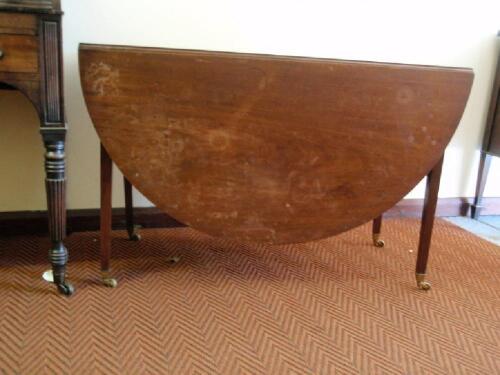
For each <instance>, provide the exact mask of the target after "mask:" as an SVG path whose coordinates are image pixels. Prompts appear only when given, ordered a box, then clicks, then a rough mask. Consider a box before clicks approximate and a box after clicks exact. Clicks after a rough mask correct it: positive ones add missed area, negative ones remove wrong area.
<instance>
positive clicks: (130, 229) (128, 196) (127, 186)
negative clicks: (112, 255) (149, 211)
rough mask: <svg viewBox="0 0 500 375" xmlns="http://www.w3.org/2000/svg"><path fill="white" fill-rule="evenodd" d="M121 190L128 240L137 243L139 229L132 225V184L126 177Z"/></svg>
mask: <svg viewBox="0 0 500 375" xmlns="http://www.w3.org/2000/svg"><path fill="white" fill-rule="evenodd" d="M123 188H124V190H125V221H126V226H127V233H128V238H129V239H130V240H131V241H139V240H140V239H141V235H140V234H139V233H137V231H138V229H139V228H140V227H139V226H138V225H134V202H133V198H132V184H131V183H130V181H129V180H127V178H126V177H123Z"/></svg>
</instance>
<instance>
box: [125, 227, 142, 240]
mask: <svg viewBox="0 0 500 375" xmlns="http://www.w3.org/2000/svg"><path fill="white" fill-rule="evenodd" d="M138 229H139V227H138V226H134V230H133V231H132V232H128V239H129V240H130V241H140V240H141V235H140V234H139V233H137V231H138Z"/></svg>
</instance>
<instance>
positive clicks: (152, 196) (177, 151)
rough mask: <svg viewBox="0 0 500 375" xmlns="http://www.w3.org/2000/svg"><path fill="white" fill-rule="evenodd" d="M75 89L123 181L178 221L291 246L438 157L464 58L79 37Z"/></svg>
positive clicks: (365, 215)
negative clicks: (355, 56)
mask: <svg viewBox="0 0 500 375" xmlns="http://www.w3.org/2000/svg"><path fill="white" fill-rule="evenodd" d="M79 58H80V72H81V80H82V87H83V94H84V97H85V101H86V103H87V108H88V111H89V113H90V116H91V119H92V121H93V123H94V125H95V128H96V130H97V132H98V134H99V137H100V139H101V142H102V144H103V145H104V147H105V148H106V150H107V151H108V153H109V154H110V156H111V158H112V159H113V161H114V162H115V163H116V164H117V166H118V167H119V168H120V170H121V171H122V172H123V174H124V175H125V176H126V177H127V178H128V179H129V180H130V182H131V183H132V184H133V185H134V186H135V187H136V188H137V189H138V190H139V191H140V192H141V193H142V194H144V195H145V196H146V197H147V198H148V199H149V200H150V201H151V202H153V203H154V204H155V205H157V206H158V207H159V208H160V209H162V210H164V211H165V212H166V213H168V214H169V215H171V216H172V217H174V218H175V219H177V220H178V221H180V222H183V223H185V224H186V225H189V226H192V227H194V228H196V229H199V230H201V231H204V232H206V233H208V234H211V235H214V236H226V237H230V238H234V239H237V240H240V241H257V242H265V243H297V242H306V241H311V240H315V239H320V238H324V237H328V236H332V235H334V234H337V233H340V232H342V231H345V230H348V229H350V228H353V227H355V226H358V225H360V224H363V223H365V222H367V221H369V220H371V219H373V218H374V217H376V216H378V215H379V214H381V213H383V212H384V211H386V210H387V209H389V208H391V207H392V206H393V205H395V204H396V203H397V202H398V201H399V200H400V199H402V198H403V197H404V195H405V194H407V193H408V192H409V191H410V190H411V189H412V188H413V187H414V186H415V185H416V184H417V183H418V182H419V181H420V180H421V179H422V178H423V177H424V176H425V175H426V174H427V173H428V172H429V171H430V169H431V168H432V167H433V166H434V165H435V164H436V163H437V161H438V160H439V159H440V158H441V156H442V155H443V153H444V150H445V147H446V145H447V144H448V142H449V141H450V138H451V136H452V135H453V133H454V131H455V129H456V128H457V126H458V123H459V121H460V118H461V116H462V113H463V111H464V107H465V104H466V102H467V98H468V95H469V91H470V88H471V85H472V80H473V74H472V71H471V70H469V69H459V68H443V67H430V66H413V65H401V64H385V63H372V62H358V61H341V60H332V59H314V58H298V57H283V56H269V55H255V54H239V53H223V52H207V51H188V50H173V49H155V48H141V47H117V46H100V45H81V46H80V57H79Z"/></svg>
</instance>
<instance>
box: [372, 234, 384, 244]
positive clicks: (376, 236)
mask: <svg viewBox="0 0 500 375" xmlns="http://www.w3.org/2000/svg"><path fill="white" fill-rule="evenodd" d="M379 237H380V233H374V234H373V245H375V247H384V246H385V242H384V240H381V239H380V238H379Z"/></svg>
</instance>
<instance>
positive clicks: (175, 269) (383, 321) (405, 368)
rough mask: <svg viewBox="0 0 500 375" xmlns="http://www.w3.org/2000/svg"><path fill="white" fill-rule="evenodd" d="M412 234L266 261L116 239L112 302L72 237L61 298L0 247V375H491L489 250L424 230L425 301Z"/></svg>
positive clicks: (94, 265) (204, 241)
mask: <svg viewBox="0 0 500 375" xmlns="http://www.w3.org/2000/svg"><path fill="white" fill-rule="evenodd" d="M418 229H419V226H418V221H416V220H411V219H404V220H401V219H397V220H396V219H389V220H386V221H385V223H384V228H383V238H384V239H385V241H386V247H385V248H384V249H383V250H381V249H378V248H375V247H373V246H372V245H371V236H370V227H369V226H368V225H365V226H363V227H360V228H357V229H355V230H352V231H350V232H347V233H344V234H342V235H340V236H337V237H334V238H330V239H327V240H323V241H318V242H315V243H309V244H303V245H294V246H280V247H270V246H260V245H240V244H236V243H233V242H231V241H226V240H221V239H213V238H210V237H208V236H206V235H203V234H200V233H198V232H195V231H194V230H191V229H187V228H182V229H181V228H179V229H161V230H143V231H142V237H143V239H142V240H141V241H140V242H138V243H137V242H130V241H127V240H126V239H125V234H124V232H115V237H114V239H113V247H114V261H113V265H114V270H115V275H116V276H117V277H118V279H119V286H118V288H117V289H108V288H105V287H103V286H101V284H100V281H99V271H98V261H99V258H98V240H97V238H98V237H97V233H95V232H92V233H79V234H73V235H72V236H70V237H69V238H68V241H67V245H68V247H69V248H70V250H71V263H70V278H71V280H72V282H73V283H74V284H75V286H76V287H77V291H76V294H75V295H74V296H73V297H71V298H64V297H61V296H59V295H57V294H56V293H55V292H54V288H53V287H52V286H51V285H48V284H46V283H45V282H44V281H42V280H41V273H42V272H43V271H44V270H45V269H47V263H46V261H45V259H46V253H47V249H48V242H47V240H46V239H44V238H38V237H34V236H33V237H14V238H1V239H0V262H1V263H0V330H1V331H0V373H1V374H28V375H32V374H33V375H35V374H36V375H38V374H120V375H122V374H181V375H183V374H231V375H233V374H370V375H371V374H412V375H420V374H452V375H458V374H467V375H470V374H487V375H493V374H500V299H499V297H500V271H499V270H500V249H499V248H498V247H496V246H494V245H492V244H489V243H487V242H485V241H483V240H481V239H479V238H477V237H474V236H473V235H471V234H469V233H467V232H465V231H463V230H461V229H459V228H457V227H455V226H453V225H451V224H448V223H446V222H444V221H440V220H439V221H437V223H436V227H435V232H434V239H433V248H432V250H431V259H430V263H429V265H430V269H429V271H430V275H429V280H430V281H432V283H433V288H432V290H431V291H429V292H424V291H420V290H417V289H416V287H415V282H414V277H413V272H414V271H413V268H414V264H415V257H416V251H415V250H416V242H417V237H418ZM410 250H413V251H410ZM174 255H181V256H182V258H181V261H180V262H179V263H178V264H176V265H171V264H168V262H167V261H166V260H167V258H168V257H170V256H174Z"/></svg>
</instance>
